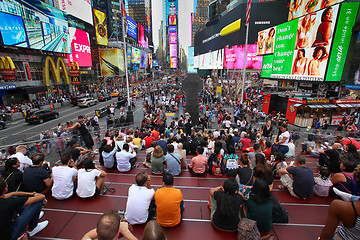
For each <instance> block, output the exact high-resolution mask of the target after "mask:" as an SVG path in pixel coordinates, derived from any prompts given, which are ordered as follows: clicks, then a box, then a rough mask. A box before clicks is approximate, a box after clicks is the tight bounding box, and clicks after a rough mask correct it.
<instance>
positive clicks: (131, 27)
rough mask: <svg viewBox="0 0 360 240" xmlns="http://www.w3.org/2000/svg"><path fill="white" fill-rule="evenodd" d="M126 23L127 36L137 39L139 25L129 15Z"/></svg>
mask: <svg viewBox="0 0 360 240" xmlns="http://www.w3.org/2000/svg"><path fill="white" fill-rule="evenodd" d="M126 21H127V25H128V28H127V35H128V36H130V37H133V38H135V39H137V23H136V22H135V21H134V20H132V19H131V18H130V17H129V16H128V15H126Z"/></svg>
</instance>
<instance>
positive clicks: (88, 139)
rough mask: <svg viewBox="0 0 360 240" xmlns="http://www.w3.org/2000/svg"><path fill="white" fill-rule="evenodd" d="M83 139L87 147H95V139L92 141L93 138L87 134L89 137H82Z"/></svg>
mask: <svg viewBox="0 0 360 240" xmlns="http://www.w3.org/2000/svg"><path fill="white" fill-rule="evenodd" d="M81 138H82V140H83V141H84V143H85V146H86V147H87V148H89V149H90V148H91V147H93V146H94V141H93V139H92V137H91V135H90V134H87V135H85V136H81Z"/></svg>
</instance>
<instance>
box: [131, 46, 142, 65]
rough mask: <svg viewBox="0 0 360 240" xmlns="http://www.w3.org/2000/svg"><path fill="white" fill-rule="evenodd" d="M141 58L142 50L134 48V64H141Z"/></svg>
mask: <svg viewBox="0 0 360 240" xmlns="http://www.w3.org/2000/svg"><path fill="white" fill-rule="evenodd" d="M140 57H141V51H140V49H137V48H134V47H133V48H132V56H131V59H132V63H137V64H139V63H140Z"/></svg>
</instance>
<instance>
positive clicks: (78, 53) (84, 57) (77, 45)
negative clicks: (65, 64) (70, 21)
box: [68, 27, 92, 67]
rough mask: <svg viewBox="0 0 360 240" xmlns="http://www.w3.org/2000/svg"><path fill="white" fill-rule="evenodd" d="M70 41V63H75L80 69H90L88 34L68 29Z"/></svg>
mask: <svg viewBox="0 0 360 240" xmlns="http://www.w3.org/2000/svg"><path fill="white" fill-rule="evenodd" d="M69 33H70V40H71V54H69V55H68V58H69V60H70V62H77V63H78V64H79V66H80V67H91V66H92V60H91V49H90V39H89V34H88V33H87V32H85V31H82V30H79V29H76V28H73V27H69Z"/></svg>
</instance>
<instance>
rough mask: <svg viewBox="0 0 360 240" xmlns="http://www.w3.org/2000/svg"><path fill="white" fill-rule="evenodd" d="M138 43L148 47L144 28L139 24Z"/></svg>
mask: <svg viewBox="0 0 360 240" xmlns="http://www.w3.org/2000/svg"><path fill="white" fill-rule="evenodd" d="M138 43H139V45H140V46H142V47H146V42H145V32H144V26H143V25H141V24H140V23H138Z"/></svg>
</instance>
